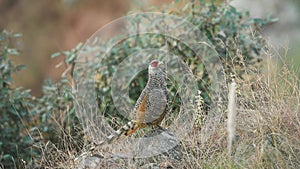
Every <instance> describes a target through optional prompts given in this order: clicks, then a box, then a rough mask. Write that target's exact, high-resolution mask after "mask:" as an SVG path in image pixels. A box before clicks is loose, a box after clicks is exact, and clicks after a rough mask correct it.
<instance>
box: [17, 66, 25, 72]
mask: <svg viewBox="0 0 300 169" xmlns="http://www.w3.org/2000/svg"><path fill="white" fill-rule="evenodd" d="M25 68H26V66H25V65H18V66H17V67H16V70H17V71H20V70H24V69H25Z"/></svg>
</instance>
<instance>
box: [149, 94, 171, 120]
mask: <svg viewBox="0 0 300 169" xmlns="http://www.w3.org/2000/svg"><path fill="white" fill-rule="evenodd" d="M148 95H149V96H148V97H147V98H148V99H147V106H146V107H147V111H146V113H145V117H144V123H146V124H156V123H160V122H161V120H162V119H163V118H164V116H165V114H166V106H167V95H166V92H165V91H164V90H163V89H153V90H151V92H149V94H148ZM156 125H159V124H156Z"/></svg>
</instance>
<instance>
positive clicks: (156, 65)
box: [149, 60, 165, 74]
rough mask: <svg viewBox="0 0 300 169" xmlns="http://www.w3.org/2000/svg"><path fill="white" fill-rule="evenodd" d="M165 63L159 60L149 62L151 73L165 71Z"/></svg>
mask: <svg viewBox="0 0 300 169" xmlns="http://www.w3.org/2000/svg"><path fill="white" fill-rule="evenodd" d="M164 70H165V67H164V63H163V62H161V61H158V60H153V61H152V62H150V64H149V74H151V73H164Z"/></svg>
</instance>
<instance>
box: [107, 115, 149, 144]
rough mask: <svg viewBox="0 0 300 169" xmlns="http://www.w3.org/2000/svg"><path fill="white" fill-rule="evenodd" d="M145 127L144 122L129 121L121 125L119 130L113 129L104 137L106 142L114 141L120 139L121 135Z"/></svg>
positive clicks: (127, 134)
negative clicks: (112, 132) (111, 132)
mask: <svg viewBox="0 0 300 169" xmlns="http://www.w3.org/2000/svg"><path fill="white" fill-rule="evenodd" d="M145 127H146V124H144V123H139V122H136V121H130V122H128V123H127V124H126V125H124V126H122V127H121V128H120V129H119V130H117V131H115V132H114V134H111V135H110V136H108V137H107V139H106V143H108V144H110V143H113V142H114V141H116V140H118V139H120V138H121V137H122V136H130V135H131V134H133V133H134V132H135V131H137V130H139V129H141V128H145Z"/></svg>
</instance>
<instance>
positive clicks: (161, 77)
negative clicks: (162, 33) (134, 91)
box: [106, 60, 168, 143]
mask: <svg viewBox="0 0 300 169" xmlns="http://www.w3.org/2000/svg"><path fill="white" fill-rule="evenodd" d="M164 70H165V69H164V65H163V62H160V61H158V60H153V61H152V62H151V63H150V64H149V67H148V82H147V84H146V87H145V88H144V90H143V91H142V93H141V95H140V96H139V98H138V100H137V102H136V104H135V107H134V113H135V114H136V117H135V120H131V121H130V122H128V123H127V124H126V125H124V126H123V127H121V128H120V129H119V130H117V131H115V133H114V134H112V135H110V136H109V137H108V138H107V140H106V142H107V143H112V142H113V141H115V140H117V139H119V138H120V137H121V136H130V135H131V134H133V133H134V132H135V131H137V130H139V129H142V128H145V127H147V126H153V127H159V125H160V123H161V121H162V120H163V118H164V117H165V115H166V113H167V106H168V105H167V103H168V91H167V84H166V80H165V71H164Z"/></svg>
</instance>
